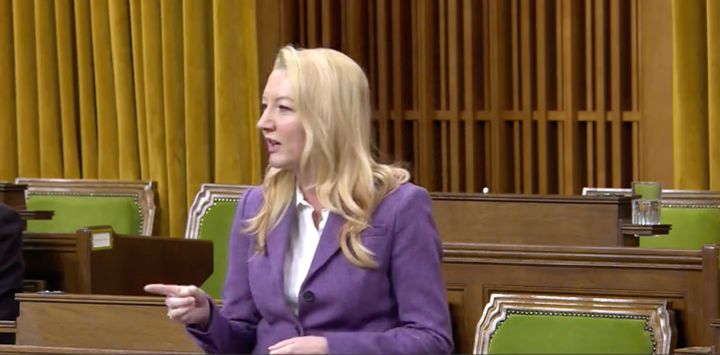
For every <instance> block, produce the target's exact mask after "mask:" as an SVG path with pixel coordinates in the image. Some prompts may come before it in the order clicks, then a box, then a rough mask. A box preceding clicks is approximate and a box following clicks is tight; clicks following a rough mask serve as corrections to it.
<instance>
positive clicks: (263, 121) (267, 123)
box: [255, 111, 272, 130]
mask: <svg viewBox="0 0 720 355" xmlns="http://www.w3.org/2000/svg"><path fill="white" fill-rule="evenodd" d="M255 125H256V126H257V128H258V129H261V130H270V129H272V122H271V120H270V117H268V115H267V111H266V112H263V114H262V115H260V119H259V120H258V121H257V123H256V124H255Z"/></svg>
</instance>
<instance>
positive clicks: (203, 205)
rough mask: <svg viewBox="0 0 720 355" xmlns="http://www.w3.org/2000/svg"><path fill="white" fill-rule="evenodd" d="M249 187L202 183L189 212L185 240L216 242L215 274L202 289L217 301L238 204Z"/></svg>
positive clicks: (214, 251) (214, 244) (220, 294)
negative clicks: (229, 237)
mask: <svg viewBox="0 0 720 355" xmlns="http://www.w3.org/2000/svg"><path fill="white" fill-rule="evenodd" d="M247 188H249V186H243V185H224V184H209V183H208V184H203V185H202V186H201V187H200V191H198V193H197V194H196V195H195V199H194V200H193V203H192V205H191V206H190V211H189V213H188V221H187V227H186V228H185V238H187V239H204V240H212V242H213V274H212V276H210V277H209V278H208V279H207V280H206V281H205V283H203V284H202V286H201V287H202V289H203V291H205V292H206V293H207V294H208V295H210V296H211V297H212V298H214V299H220V298H221V297H222V286H223V283H224V282H225V270H226V269H227V253H228V251H227V241H228V236H229V235H230V228H231V227H232V222H233V218H234V217H235V212H236V210H237V203H238V201H239V200H240V197H241V196H242V193H243V191H244V190H245V189H247Z"/></svg>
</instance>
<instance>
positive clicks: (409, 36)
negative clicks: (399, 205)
mask: <svg viewBox="0 0 720 355" xmlns="http://www.w3.org/2000/svg"><path fill="white" fill-rule="evenodd" d="M656 2H661V3H669V0H425V1H412V0H393V1H387V0H367V1H366V0H346V1H328V0H274V1H273V5H270V4H265V5H263V6H264V7H267V8H268V9H269V8H274V9H278V11H276V12H275V14H276V15H275V17H274V18H276V19H277V21H276V22H275V24H269V25H268V28H267V31H259V32H258V33H259V34H258V35H259V36H260V38H259V42H261V43H262V42H266V43H274V44H275V47H276V48H277V47H279V46H282V45H285V44H289V43H290V44H295V45H298V46H301V47H317V46H324V47H332V48H336V49H339V50H342V51H343V52H345V53H347V54H349V55H350V56H351V57H353V58H354V59H355V60H356V61H358V62H359V63H360V64H361V65H362V66H363V67H364V68H366V71H367V73H368V76H369V79H370V83H371V87H372V89H373V105H374V108H375V115H374V118H373V122H374V135H375V143H376V146H377V151H378V155H379V156H380V158H381V160H387V161H394V162H395V161H401V162H404V163H407V166H408V167H409V168H410V169H411V172H412V173H413V178H414V180H415V181H414V182H416V183H419V184H420V185H422V186H424V187H426V188H428V189H429V190H431V191H439V192H480V191H482V189H483V187H489V188H490V191H492V192H497V193H539V194H556V193H560V194H579V193H580V191H581V189H582V187H584V186H596V187H627V186H629V185H630V182H631V181H632V180H637V179H641V178H644V179H648V178H653V177H657V178H659V179H662V180H663V182H665V183H670V182H671V181H665V180H666V179H667V178H668V175H667V171H671V166H670V168H668V164H669V163H668V162H666V163H665V164H663V165H659V164H658V163H659V162H662V161H664V160H667V161H669V160H670V159H671V158H672V151H671V150H670V149H671V147H669V146H668V144H667V143H664V141H665V139H666V138H667V137H669V133H670V132H671V129H672V127H671V122H670V120H668V118H669V117H670V116H667V113H668V112H670V111H671V106H670V105H671V100H670V98H671V96H670V95H671V93H670V91H669V87H665V86H660V87H656V86H654V87H648V86H649V85H654V84H658V83H662V82H666V80H664V79H663V78H669V77H670V72H669V71H666V69H667V68H669V67H668V63H669V62H668V61H669V58H670V56H669V53H670V52H668V51H667V50H668V49H671V42H670V36H669V33H666V32H667V31H659V32H658V31H655V29H654V28H655V27H657V25H659V24H662V23H667V22H668V21H667V20H669V14H670V12H669V7H663V6H665V5H657V4H656ZM646 7H647V8H649V10H647V13H643V11H645V8H646ZM258 16H259V17H262V18H263V19H264V20H266V21H267V20H269V18H270V17H272V15H267V14H265V15H260V14H259V15H258ZM640 19H642V22H641V21H640ZM648 44H652V45H654V46H655V47H654V48H647V46H648ZM270 47H271V46H269V45H268V46H264V50H263V51H262V52H261V53H259V57H260V61H270V60H271V58H272V55H273V54H274V53H273V52H271V50H270ZM656 53H658V54H661V55H663V56H661V57H656V56H654V54H656ZM644 66H645V67H647V68H649V69H644V70H642V68H644ZM269 70H270V67H269V66H264V67H262V68H261V73H260V75H261V77H264V76H266V75H267V74H268V72H269ZM641 74H642V75H641ZM646 110H649V111H648V112H651V113H652V115H653V117H650V118H648V117H647V115H646V114H645V112H646ZM645 122H651V123H649V124H648V125H650V126H651V127H646V126H642V125H644V124H645ZM643 144H645V146H646V147H649V148H645V146H643ZM647 162H651V163H652V165H650V164H648V163H647ZM641 167H642V170H641ZM669 179H670V180H671V179H672V176H671V175H670V176H669Z"/></svg>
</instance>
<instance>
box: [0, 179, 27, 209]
mask: <svg viewBox="0 0 720 355" xmlns="http://www.w3.org/2000/svg"><path fill="white" fill-rule="evenodd" d="M26 189H27V185H18V184H12V183H9V182H5V181H3V182H0V203H4V204H6V205H8V206H10V207H12V208H14V209H16V210H18V211H20V210H24V209H25V190H26Z"/></svg>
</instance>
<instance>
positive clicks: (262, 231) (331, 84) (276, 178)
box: [245, 46, 410, 267]
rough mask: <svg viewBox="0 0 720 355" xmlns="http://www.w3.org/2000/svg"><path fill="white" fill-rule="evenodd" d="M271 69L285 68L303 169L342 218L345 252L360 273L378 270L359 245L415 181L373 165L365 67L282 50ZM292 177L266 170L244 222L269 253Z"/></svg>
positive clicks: (318, 51)
mask: <svg viewBox="0 0 720 355" xmlns="http://www.w3.org/2000/svg"><path fill="white" fill-rule="evenodd" d="M274 69H275V70H277V69H284V70H286V72H287V75H288V78H289V80H290V83H291V86H292V93H293V101H294V102H295V103H296V105H297V107H296V111H297V113H298V116H299V117H300V121H301V124H302V126H303V129H304V131H305V137H306V140H305V146H304V149H303V152H302V155H301V159H300V170H301V171H305V172H309V173H310V174H312V175H311V177H312V181H313V184H312V186H309V187H308V188H314V189H315V193H316V194H317V198H318V200H319V201H320V203H321V204H322V205H323V206H324V207H325V208H327V209H328V210H330V211H331V212H333V213H336V214H338V215H340V216H341V217H342V218H343V219H344V221H345V222H344V223H343V225H342V227H341V229H340V236H339V238H340V240H339V244H340V248H341V250H342V252H343V254H344V255H345V257H346V258H347V259H348V260H349V261H350V262H351V263H353V264H354V265H356V266H358V267H375V266H376V265H377V264H376V262H375V261H374V260H373V259H372V257H371V254H372V252H371V251H370V250H368V249H367V248H365V247H364V246H363V245H362V243H361V241H360V232H362V231H363V230H364V229H365V228H367V227H368V226H369V224H368V223H369V221H370V217H371V215H372V213H373V211H374V209H375V207H376V206H377V204H378V203H380V201H382V199H383V198H384V197H385V196H386V195H387V194H389V193H391V192H392V191H393V190H395V188H397V187H398V186H399V185H400V184H402V183H404V182H406V181H408V180H409V178H410V174H409V173H408V171H407V170H405V169H402V168H399V167H396V166H391V165H384V164H380V163H378V162H376V161H375V160H374V159H373V157H372V154H371V139H370V134H371V122H370V120H371V116H372V107H371V104H370V88H369V84H368V80H367V77H366V76H365V73H364V72H363V70H362V69H361V68H360V66H359V65H358V64H357V63H355V61H353V60H352V59H351V58H349V57H348V56H346V55H345V54H343V53H341V52H338V51H335V50H332V49H327V48H314V49H295V48H293V47H291V46H286V47H284V48H282V49H281V50H280V52H279V53H278V55H277V58H276V60H275V65H274ZM295 184H296V181H295V175H294V173H293V172H292V171H289V170H284V169H277V168H272V167H269V168H268V170H267V173H266V174H265V178H264V180H263V183H262V191H263V201H262V204H261V206H260V208H259V210H258V212H257V214H256V215H255V216H254V217H252V218H250V219H248V220H247V221H246V228H245V230H246V232H251V233H253V234H255V235H256V244H255V249H256V250H257V251H264V250H265V242H266V238H267V235H268V233H269V232H270V230H272V229H273V228H274V227H275V226H276V225H277V223H278V222H279V220H280V218H281V216H282V215H283V213H285V211H286V210H287V208H288V206H289V205H290V203H291V201H293V196H294V192H295V188H296V185H295Z"/></svg>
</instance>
